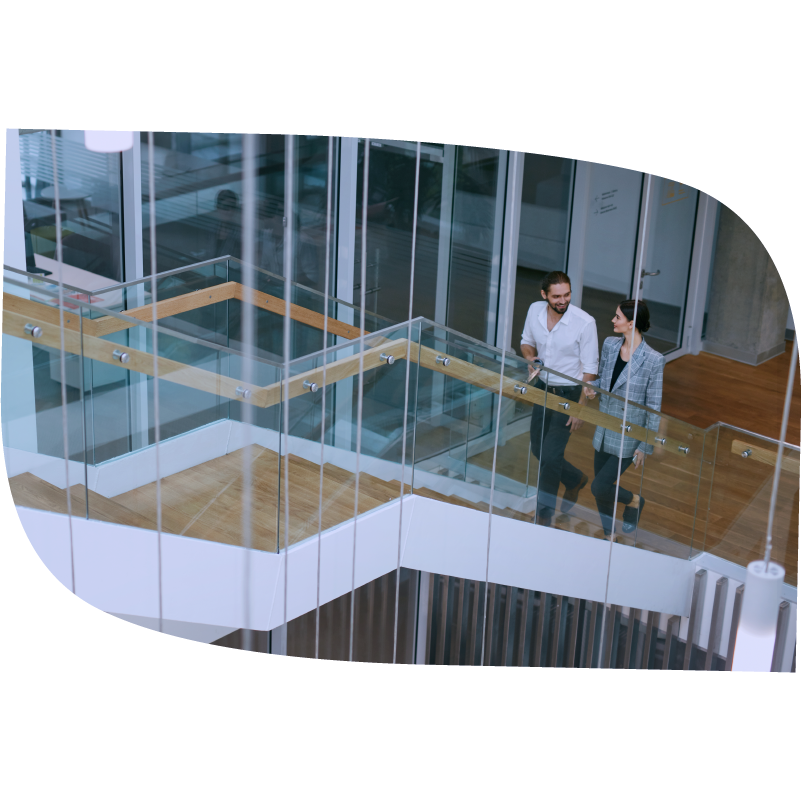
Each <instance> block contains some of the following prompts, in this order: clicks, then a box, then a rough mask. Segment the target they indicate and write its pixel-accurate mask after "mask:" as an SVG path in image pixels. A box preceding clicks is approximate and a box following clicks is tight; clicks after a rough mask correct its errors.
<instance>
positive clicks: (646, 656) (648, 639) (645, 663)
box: [640, 612, 656, 670]
mask: <svg viewBox="0 0 801 801" xmlns="http://www.w3.org/2000/svg"><path fill="white" fill-rule="evenodd" d="M655 624H656V612H648V617H647V618H646V620H645V638H644V640H643V644H642V663H641V664H640V668H641V669H642V670H649V669H650V667H651V643H652V642H653V635H654V625H655Z"/></svg>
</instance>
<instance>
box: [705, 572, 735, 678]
mask: <svg viewBox="0 0 801 801" xmlns="http://www.w3.org/2000/svg"><path fill="white" fill-rule="evenodd" d="M728 589H729V580H728V579H727V578H726V577H725V576H721V577H720V578H719V579H718V580H717V581H716V582H715V598H714V600H713V601H712V617H711V618H710V619H709V640H708V641H707V644H706V659H705V660H704V670H712V662H713V660H714V658H715V654H716V653H717V652H718V651H720V636H721V634H722V633H723V612H724V610H725V608H726V595H727V591H728Z"/></svg>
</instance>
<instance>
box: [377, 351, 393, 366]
mask: <svg viewBox="0 0 801 801" xmlns="http://www.w3.org/2000/svg"><path fill="white" fill-rule="evenodd" d="M378 358H379V359H381V361H382V362H386V363H387V364H395V357H394V356H393V355H392V354H391V353H382V354H381V355H380V356H379V357H378Z"/></svg>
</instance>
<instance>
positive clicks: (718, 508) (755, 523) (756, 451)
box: [697, 424, 799, 586]
mask: <svg viewBox="0 0 801 801" xmlns="http://www.w3.org/2000/svg"><path fill="white" fill-rule="evenodd" d="M777 450H778V443H777V442H776V441H775V440H772V439H768V438H767V437H760V436H758V435H756V434H750V433H748V432H745V431H740V430H738V429H735V428H732V427H730V426H727V425H724V424H721V425H720V426H719V432H718V437H717V448H716V451H715V456H714V472H713V474H712V480H711V485H712V486H711V493H710V496H709V519H708V521H707V526H706V539H705V542H704V544H703V549H704V550H705V551H707V552H708V553H713V554H715V555H716V556H720V557H722V558H723V559H727V560H729V561H730V562H734V563H735V564H739V565H742V566H746V565H748V563H749V562H752V561H754V560H755V559H761V558H763V556H764V551H765V537H766V533H767V524H768V514H769V510H770V497H771V492H772V488H773V475H774V470H775V466H776V456H777ZM798 476H799V451H798V449H797V447H795V446H792V445H789V444H785V446H784V456H783V459H782V470H781V474H780V479H779V488H778V495H777V498H776V510H775V514H774V519H773V550H772V551H771V560H772V561H773V562H776V563H777V564H780V565H781V566H782V567H783V568H784V569H785V581H786V582H787V583H788V584H792V585H793V586H795V585H797V583H798ZM697 547H700V545H699V546H697Z"/></svg>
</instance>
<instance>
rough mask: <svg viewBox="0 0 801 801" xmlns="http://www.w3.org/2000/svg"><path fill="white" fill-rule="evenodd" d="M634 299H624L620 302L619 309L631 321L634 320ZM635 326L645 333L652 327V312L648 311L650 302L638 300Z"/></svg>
mask: <svg viewBox="0 0 801 801" xmlns="http://www.w3.org/2000/svg"><path fill="white" fill-rule="evenodd" d="M634 303H635V301H633V300H623V301H621V302H620V305H619V307H618V308H619V309H620V311H621V312H622V314H623V316H624V317H625V318H626V319H627V320H628V321H629V322H631V321H632V320H634ZM634 327H635V328H636V329H637V330H638V331H639V332H640V333H641V334H644V333H645V332H646V331H647V330H648V329H649V328H650V327H651V313H650V312H649V311H648V304H647V303H646V302H645V301H644V300H640V301H637V319H636V320H634Z"/></svg>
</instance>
